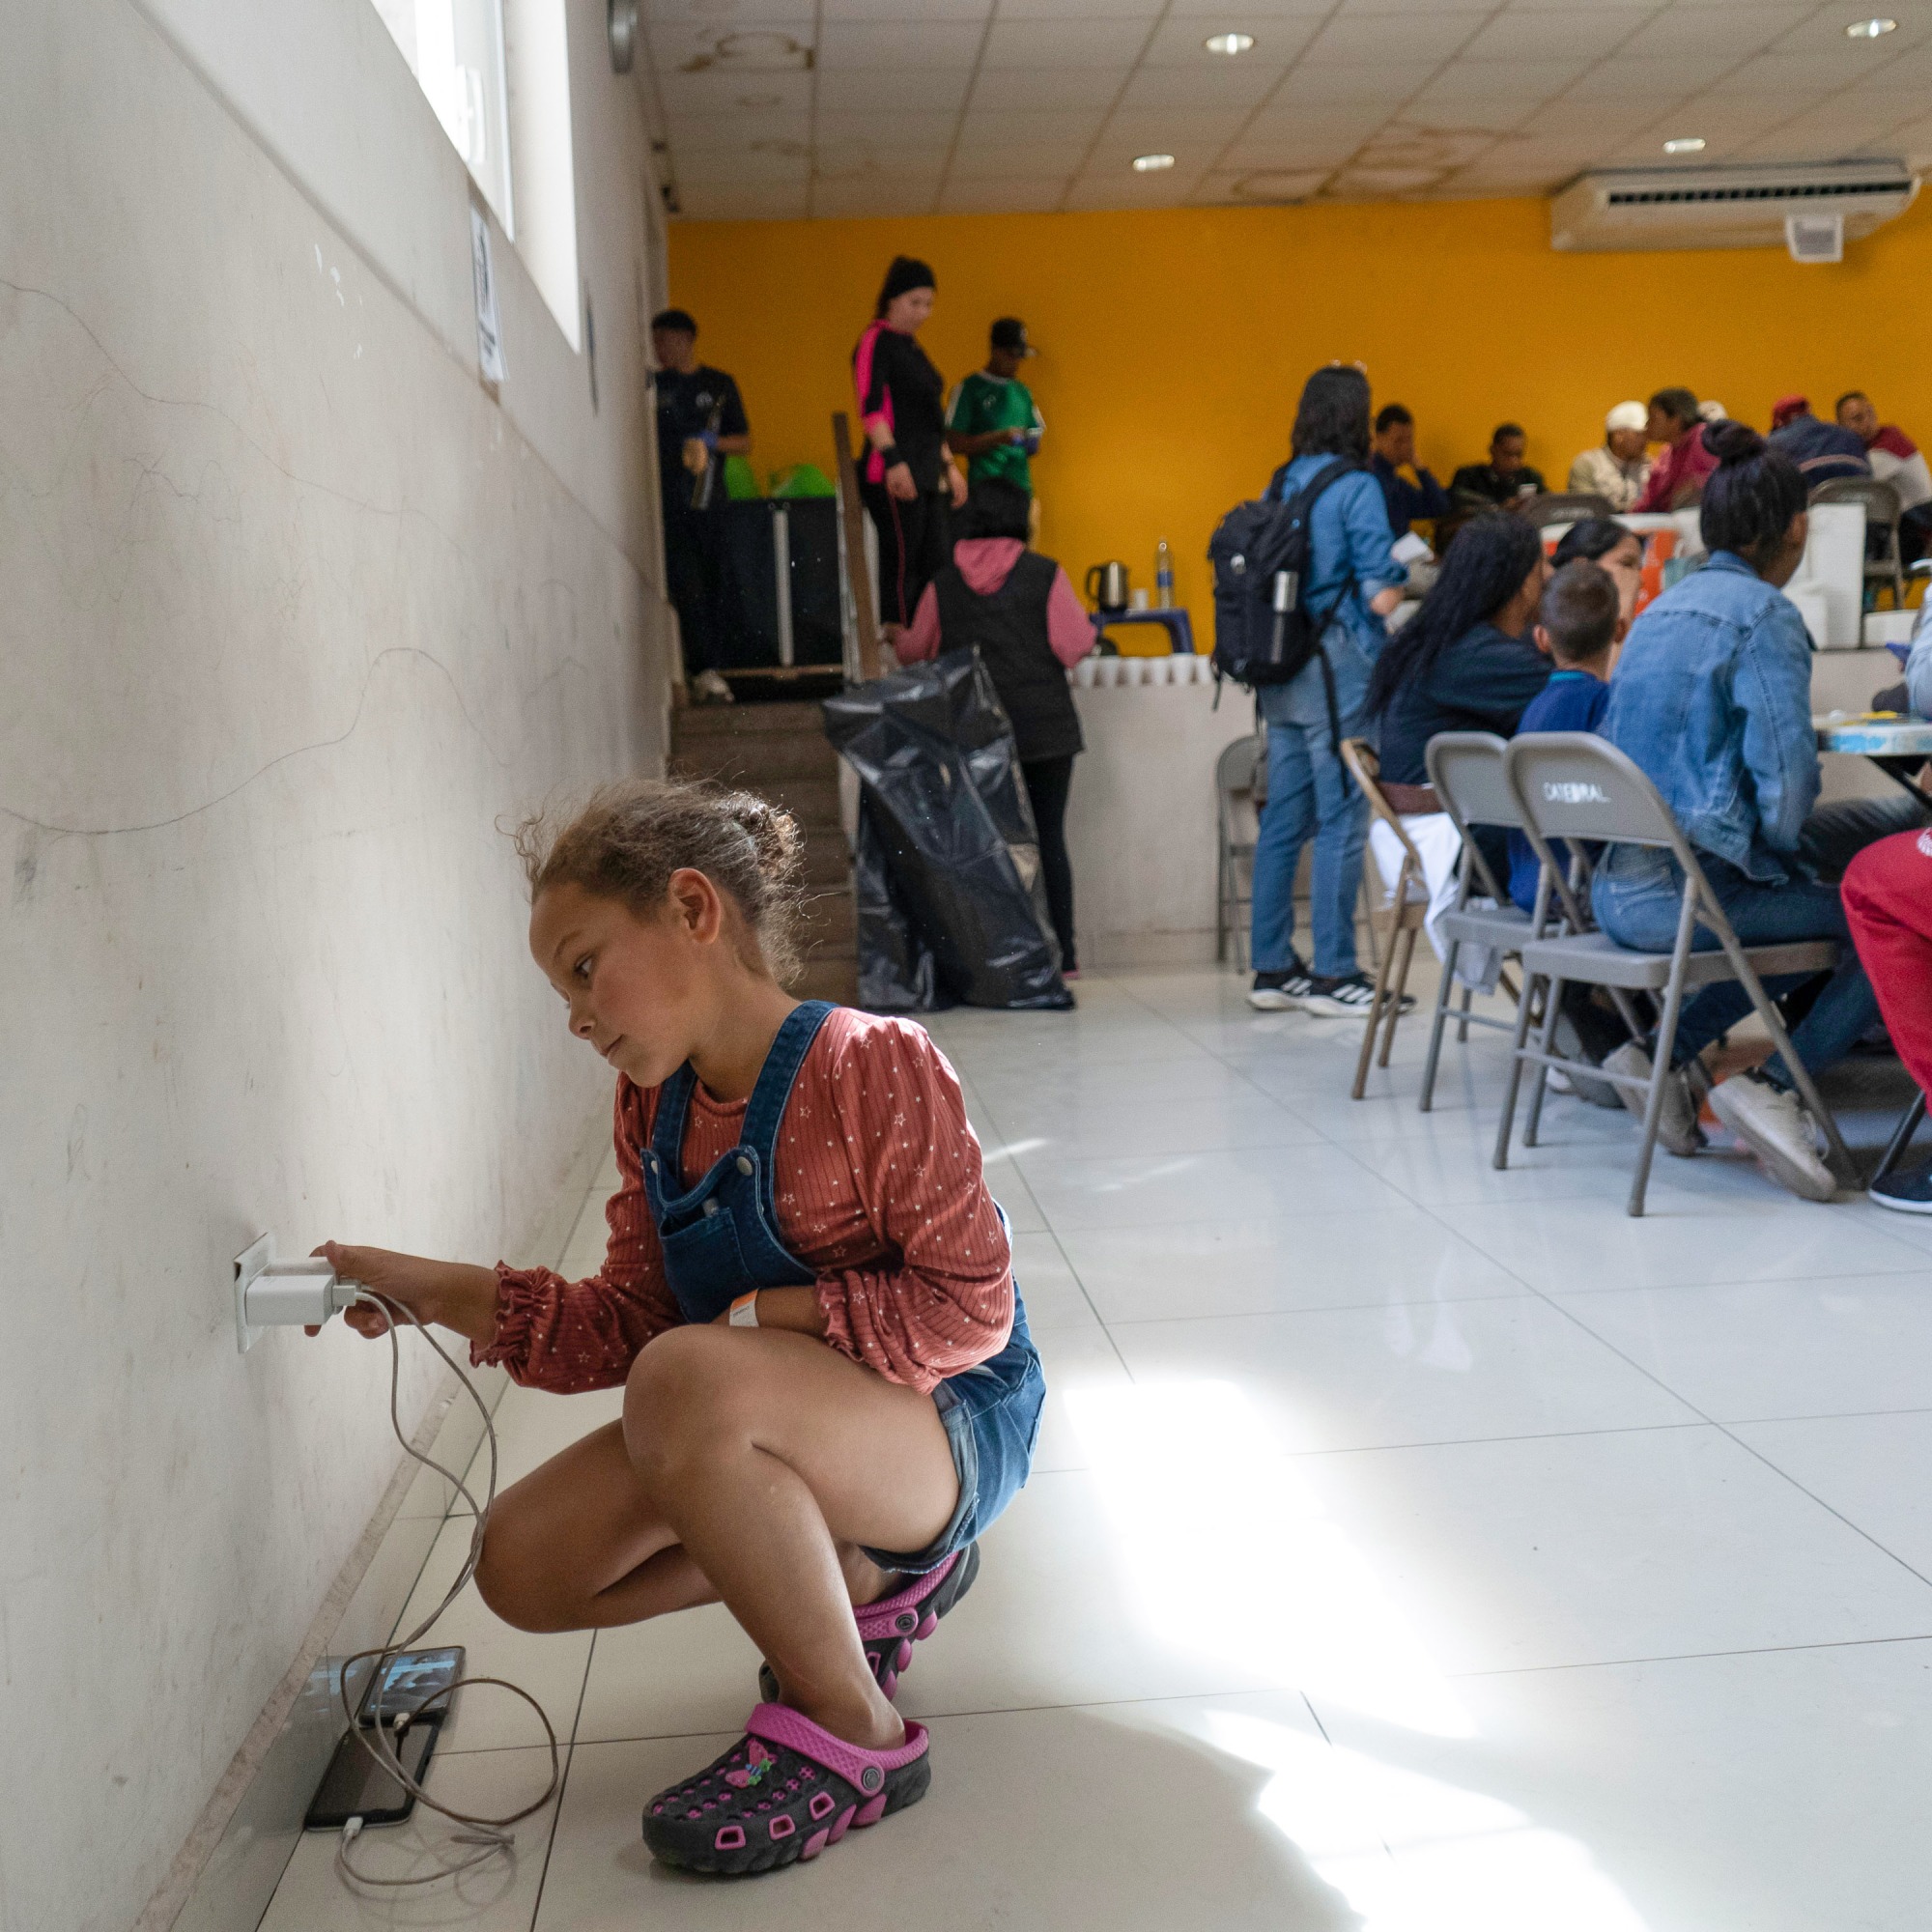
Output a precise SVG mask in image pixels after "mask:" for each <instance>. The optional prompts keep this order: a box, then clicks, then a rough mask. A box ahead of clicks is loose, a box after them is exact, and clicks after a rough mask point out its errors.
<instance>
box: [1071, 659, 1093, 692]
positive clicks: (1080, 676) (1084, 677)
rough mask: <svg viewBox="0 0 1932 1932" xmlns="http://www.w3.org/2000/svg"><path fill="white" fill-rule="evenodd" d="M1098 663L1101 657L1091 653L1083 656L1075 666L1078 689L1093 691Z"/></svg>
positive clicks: (1074, 680)
mask: <svg viewBox="0 0 1932 1932" xmlns="http://www.w3.org/2000/svg"><path fill="white" fill-rule="evenodd" d="M1098 664H1099V659H1097V658H1095V657H1094V656H1092V655H1091V654H1090V655H1088V656H1087V657H1084V658H1082V659H1081V660H1080V662H1079V663H1078V664H1076V665H1075V666H1074V667H1073V683H1074V686H1075V688H1076V689H1077V690H1080V691H1092V690H1093V689H1094V669H1095V668H1096V667H1097V665H1098Z"/></svg>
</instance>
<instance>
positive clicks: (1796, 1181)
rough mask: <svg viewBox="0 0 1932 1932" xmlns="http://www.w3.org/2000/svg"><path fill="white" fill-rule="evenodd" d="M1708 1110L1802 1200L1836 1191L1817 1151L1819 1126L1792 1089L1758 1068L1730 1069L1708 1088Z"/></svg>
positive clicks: (1834, 1179) (1833, 1179) (1826, 1197)
mask: <svg viewBox="0 0 1932 1932" xmlns="http://www.w3.org/2000/svg"><path fill="white" fill-rule="evenodd" d="M1711 1111H1712V1112H1713V1113H1714V1114H1716V1115H1717V1117H1718V1118H1719V1120H1720V1121H1722V1122H1723V1123H1724V1124H1725V1126H1727V1127H1729V1128H1730V1130H1731V1131H1732V1132H1733V1133H1734V1134H1736V1135H1737V1137H1738V1138H1739V1139H1740V1140H1741V1141H1743V1142H1744V1144H1745V1145H1746V1146H1747V1148H1749V1149H1750V1151H1751V1152H1752V1153H1754V1154H1756V1155H1757V1157H1758V1159H1759V1160H1760V1161H1762V1162H1763V1163H1764V1165H1765V1167H1766V1168H1767V1169H1768V1170H1769V1171H1770V1174H1771V1178H1772V1179H1774V1180H1776V1181H1778V1182H1780V1183H1781V1184H1782V1185H1783V1186H1785V1187H1788V1188H1790V1190H1791V1191H1792V1193H1794V1194H1798V1195H1802V1196H1803V1197H1804V1199H1805V1200H1806V1201H1829V1200H1831V1199H1832V1197H1833V1195H1834V1194H1836V1193H1837V1191H1838V1181H1837V1177H1836V1176H1835V1175H1833V1172H1832V1170H1831V1169H1830V1168H1829V1167H1827V1166H1826V1165H1825V1163H1824V1162H1823V1161H1822V1160H1820V1159H1819V1157H1818V1148H1817V1133H1818V1129H1817V1126H1816V1124H1815V1123H1814V1122H1813V1121H1812V1119H1811V1116H1810V1115H1809V1114H1807V1113H1806V1112H1805V1111H1804V1107H1803V1106H1802V1105H1801V1104H1800V1102H1799V1099H1798V1095H1797V1094H1788V1093H1786V1092H1785V1091H1784V1089H1783V1088H1781V1087H1774V1086H1773V1085H1772V1084H1771V1082H1770V1081H1769V1080H1766V1079H1765V1078H1763V1077H1762V1075H1760V1074H1757V1073H1738V1074H1733V1075H1732V1077H1731V1078H1730V1079H1728V1080H1720V1081H1719V1083H1718V1084H1717V1086H1715V1087H1713V1088H1712V1089H1711Z"/></svg>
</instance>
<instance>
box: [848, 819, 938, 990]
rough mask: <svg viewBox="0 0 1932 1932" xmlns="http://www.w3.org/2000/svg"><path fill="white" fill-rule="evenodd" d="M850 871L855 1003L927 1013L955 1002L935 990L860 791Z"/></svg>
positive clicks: (926, 955) (926, 950)
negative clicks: (854, 906) (854, 902)
mask: <svg viewBox="0 0 1932 1932" xmlns="http://www.w3.org/2000/svg"><path fill="white" fill-rule="evenodd" d="M852 871H853V881H852V883H853V889H854V891H855V893H856V895H857V897H858V918H859V1004H860V1005H861V1006H862V1007H864V1008H865V1009H867V1011H868V1012H874V1013H930V1012H936V1011H938V1010H939V1009H941V1008H943V1007H951V1006H955V1005H957V1004H958V1003H957V1002H956V1001H954V1000H949V999H947V998H945V997H944V996H943V995H942V994H941V993H940V991H939V980H938V976H937V972H936V969H935V968H934V965H933V961H932V949H931V947H929V946H927V945H926V944H925V942H924V941H923V940H922V939H921V938H920V936H919V935H918V934H917V933H916V932H914V930H913V929H912V920H911V918H910V917H909V915H908V914H907V912H906V909H905V907H904V906H903V905H902V904H900V902H899V895H898V893H897V891H896V889H895V887H894V885H893V873H892V867H890V866H889V865H888V864H887V863H886V843H885V839H884V838H882V837H881V836H880V833H879V828H878V825H877V823H876V822H875V820H874V818H873V816H872V813H871V811H870V810H868V809H867V804H866V801H865V797H864V795H863V794H861V797H860V801H859V838H858V844H857V849H856V850H855V851H854V853H853V855H852Z"/></svg>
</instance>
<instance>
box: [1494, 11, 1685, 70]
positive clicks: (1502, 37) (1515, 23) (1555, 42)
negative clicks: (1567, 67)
mask: <svg viewBox="0 0 1932 1932" xmlns="http://www.w3.org/2000/svg"><path fill="white" fill-rule="evenodd" d="M1655 12H1656V9H1655V8H1652V7H1595V6H1593V7H1589V8H1585V9H1581V10H1577V11H1566V12H1563V13H1553V12H1548V11H1544V10H1541V9H1539V10H1538V11H1537V12H1535V13H1525V12H1520V11H1518V10H1516V9H1512V10H1511V11H1510V12H1509V13H1507V14H1498V15H1497V16H1496V17H1495V18H1494V19H1493V20H1492V21H1491V22H1490V23H1489V24H1488V25H1487V26H1486V27H1484V28H1482V29H1481V31H1480V32H1478V33H1477V35H1476V37H1475V39H1474V40H1472V41H1471V42H1470V43H1468V45H1467V46H1465V47H1464V48H1463V59H1464V60H1506V61H1519V60H1596V59H1598V58H1600V57H1601V56H1603V55H1605V54H1607V53H1609V52H1610V51H1611V50H1612V49H1613V48H1616V47H1618V46H1621V45H1622V44H1623V43H1624V42H1625V41H1627V40H1629V39H1630V37H1631V35H1632V34H1633V33H1634V32H1635V31H1636V29H1637V28H1639V27H1640V26H1642V25H1643V23H1644V22H1645V21H1646V20H1648V19H1649V18H1650V16H1651V15H1652V14H1654V13H1655Z"/></svg>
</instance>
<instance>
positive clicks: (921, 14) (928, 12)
mask: <svg viewBox="0 0 1932 1932" xmlns="http://www.w3.org/2000/svg"><path fill="white" fill-rule="evenodd" d="M992 11H993V0H822V7H821V12H820V17H821V18H823V19H826V20H906V21H911V22H913V23H914V24H918V23H919V22H922V21H925V20H984V19H985V17H986V16H987V14H990V13H991V12H992Z"/></svg>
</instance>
